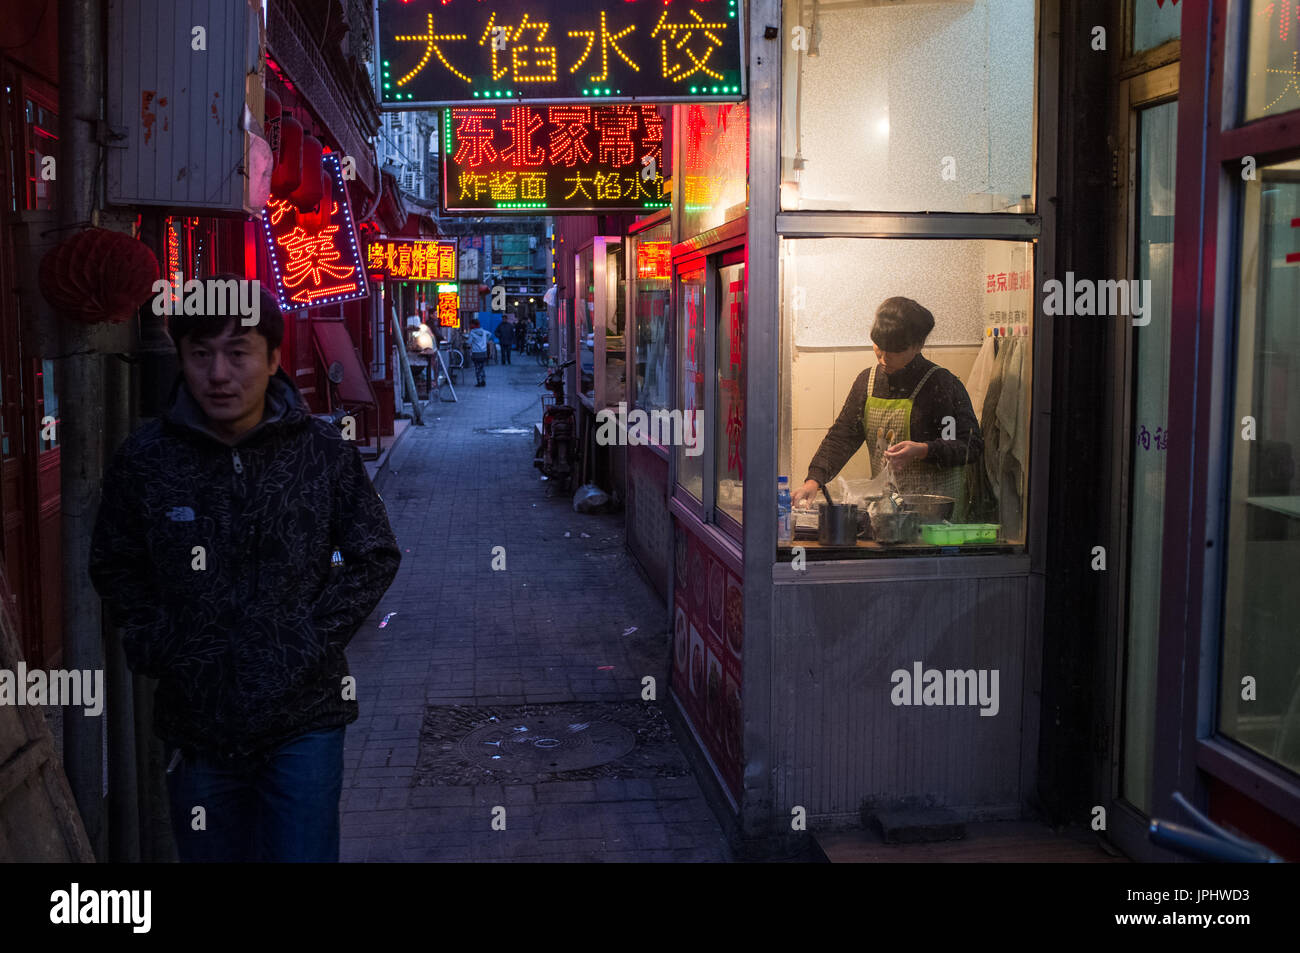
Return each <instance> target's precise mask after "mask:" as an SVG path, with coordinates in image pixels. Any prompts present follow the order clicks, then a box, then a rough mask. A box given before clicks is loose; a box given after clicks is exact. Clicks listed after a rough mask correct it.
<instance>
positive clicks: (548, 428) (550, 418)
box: [533, 361, 576, 492]
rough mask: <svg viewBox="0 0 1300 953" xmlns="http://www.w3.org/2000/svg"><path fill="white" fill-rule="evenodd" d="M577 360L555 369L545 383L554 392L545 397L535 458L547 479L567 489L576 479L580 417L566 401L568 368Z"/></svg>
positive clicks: (564, 490) (543, 384)
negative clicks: (576, 438)
mask: <svg viewBox="0 0 1300 953" xmlns="http://www.w3.org/2000/svg"><path fill="white" fill-rule="evenodd" d="M573 363H574V362H573V361H565V362H564V363H563V364H560V365H558V366H556V367H553V368H551V371H550V373H549V374H547V375H546V377H545V379H544V380H543V381H542V382H541V385H540V386H542V387H545V388H546V389H547V390H548V391H550V392H551V393H550V395H549V396H543V397H542V439H541V443H540V444H539V445H538V447H537V453H536V455H535V456H534V457H533V466H535V467H537V469H539V470H541V471H542V475H543V476H545V477H546V478H547V479H550V480H556V481H559V484H560V489H561V491H563V492H567V491H568V489H569V487H570V485H571V482H572V479H573V465H574V437H575V428H576V419H575V416H574V408H573V407H571V406H570V405H568V404H566V403H565V402H564V371H565V370H566V369H567V368H569V367H572V366H573Z"/></svg>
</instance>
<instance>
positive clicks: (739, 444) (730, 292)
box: [713, 262, 745, 523]
mask: <svg viewBox="0 0 1300 953" xmlns="http://www.w3.org/2000/svg"><path fill="white" fill-rule="evenodd" d="M717 289H718V292H717V298H716V299H715V300H717V301H718V302H720V304H721V310H720V312H719V314H718V321H717V324H718V327H717V345H716V347H717V350H716V352H715V354H716V358H715V364H716V365H717V369H718V372H717V377H718V399H717V420H716V423H715V429H714V434H715V438H714V448H715V449H714V453H715V457H714V460H715V467H714V471H713V472H714V474H715V479H716V480H717V487H716V493H715V499H716V500H717V504H718V509H719V510H721V511H722V512H723V513H726V514H727V515H728V516H730V517H731V518H732V519H734V520H735V521H736V522H737V523H739V522H740V521H741V510H742V509H743V507H742V503H743V501H744V489H745V265H744V263H743V262H738V263H736V264H731V265H724V266H722V267H721V268H719V269H718V283H717Z"/></svg>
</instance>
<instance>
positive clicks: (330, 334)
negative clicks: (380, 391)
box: [311, 318, 379, 405]
mask: <svg viewBox="0 0 1300 953" xmlns="http://www.w3.org/2000/svg"><path fill="white" fill-rule="evenodd" d="M311 330H312V337H313V338H315V340H316V353H317V354H319V355H320V359H321V362H322V363H323V364H324V365H325V367H326V368H328V367H329V366H330V365H331V364H332V363H334V362H335V361H338V362H339V363H340V364H342V365H343V381H342V383H340V384H338V385H337V386H338V396H339V400H341V401H343V403H344V404H370V405H377V404H378V403H379V402H378V401H377V400H376V399H375V392H374V391H373V390H371V389H370V377H369V375H367V374H366V369H365V368H364V367H363V366H362V364H361V358H360V357H359V356H358V355H357V349H356V348H355V347H354V346H353V344H352V335H350V334H348V326H347V325H346V324H344V323H343V322H342V321H340V320H330V319H328V318H314V319H312V322H311ZM324 386H326V387H328V386H329V380H328V378H326V381H325V384H324Z"/></svg>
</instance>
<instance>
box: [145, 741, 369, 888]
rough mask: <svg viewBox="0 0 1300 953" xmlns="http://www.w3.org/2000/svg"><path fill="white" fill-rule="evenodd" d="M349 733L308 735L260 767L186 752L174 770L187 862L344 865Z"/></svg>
mask: <svg viewBox="0 0 1300 953" xmlns="http://www.w3.org/2000/svg"><path fill="white" fill-rule="evenodd" d="M343 734H344V729H343V728H330V729H327V730H325V731H313V732H311V733H309V734H305V735H302V736H300V737H298V738H295V739H294V740H293V741H290V742H289V743H288V744H285V745H283V746H282V747H280V748H277V749H276V750H275V751H274V752H273V753H272V754H271V756H270V757H269V758H268V759H267V760H266V761H265V762H263V763H262V764H260V765H257V766H254V767H246V766H228V765H225V764H222V763H221V762H220V761H219V760H217V759H213V758H209V757H205V756H204V755H202V754H191V753H186V754H184V755H182V757H181V759H180V762H179V763H178V764H177V765H176V767H175V768H174V769H173V770H171V771H169V772H168V774H167V790H168V793H169V794H170V799H171V814H172V832H173V834H174V835H175V837H176V849H177V851H178V853H179V854H180V859H181V861H182V862H184V863H221V862H249V861H253V862H265V861H272V862H312V863H338V859H339V796H340V795H341V794H342V793H343ZM199 807H201V808H203V812H202V815H199V814H198V813H197V812H196V811H195V808H199ZM199 816H202V818H203V825H201V826H202V827H204V828H205V829H201V830H195V829H194V828H195V827H196V826H200V825H199V824H198V821H197V820H196V818H197V817H199Z"/></svg>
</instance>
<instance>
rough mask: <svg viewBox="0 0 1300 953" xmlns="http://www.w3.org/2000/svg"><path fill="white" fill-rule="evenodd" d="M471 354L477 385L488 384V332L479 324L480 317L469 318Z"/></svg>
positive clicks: (484, 385)
mask: <svg viewBox="0 0 1300 953" xmlns="http://www.w3.org/2000/svg"><path fill="white" fill-rule="evenodd" d="M469 356H470V360H472V361H473V362H474V377H475V378H477V380H478V383H477V384H475V385H474V386H475V387H486V386H487V372H486V371H485V370H484V368H486V367H487V362H488V333H487V332H486V331H484V330H483V328H482V327H481V326H480V325H479V322H478V318H470V319H469Z"/></svg>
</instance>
